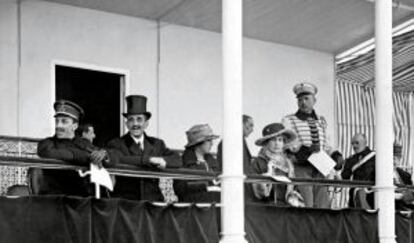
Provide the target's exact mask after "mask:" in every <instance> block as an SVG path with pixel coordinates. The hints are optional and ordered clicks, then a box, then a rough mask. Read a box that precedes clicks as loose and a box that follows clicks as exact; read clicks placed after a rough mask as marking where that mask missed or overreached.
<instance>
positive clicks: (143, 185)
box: [108, 95, 182, 201]
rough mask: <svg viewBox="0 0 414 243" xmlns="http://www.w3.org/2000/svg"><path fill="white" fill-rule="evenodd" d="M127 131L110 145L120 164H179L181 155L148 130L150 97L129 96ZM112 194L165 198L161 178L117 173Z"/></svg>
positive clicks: (153, 198)
mask: <svg viewBox="0 0 414 243" xmlns="http://www.w3.org/2000/svg"><path fill="white" fill-rule="evenodd" d="M126 102H127V113H123V116H124V117H125V118H126V126H127V128H128V133H127V134H125V135H124V136H122V137H121V138H116V139H113V140H112V141H110V142H109V144H108V147H109V148H110V149H113V150H114V151H115V152H116V154H117V157H118V159H119V163H120V164H130V165H136V166H138V167H140V168H144V169H157V168H158V169H164V168H166V167H169V168H178V167H181V166H182V162H181V158H180V156H179V155H178V154H177V153H175V152H173V151H171V150H169V149H168V148H167V147H166V146H165V143H164V141H163V140H161V139H158V138H155V137H150V136H148V135H147V134H146V133H145V129H146V128H147V127H148V123H149V119H150V118H151V113H150V112H148V111H147V98H146V97H145V96H141V95H131V96H128V97H126ZM113 196H115V197H122V198H127V199H132V200H149V201H164V198H163V194H162V193H161V191H160V188H159V180H158V179H142V178H132V177H117V178H116V184H115V188H114V193H113Z"/></svg>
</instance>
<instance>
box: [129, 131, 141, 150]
mask: <svg viewBox="0 0 414 243" xmlns="http://www.w3.org/2000/svg"><path fill="white" fill-rule="evenodd" d="M130 136H131V138H132V140H134V142H135V143H136V144H138V143H139V144H141V148H142V150H144V134H142V136H141V137H139V138H136V137H134V136H132V135H131V134H130Z"/></svg>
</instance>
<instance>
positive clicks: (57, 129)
mask: <svg viewBox="0 0 414 243" xmlns="http://www.w3.org/2000/svg"><path fill="white" fill-rule="evenodd" d="M55 132H65V129H64V128H60V127H58V128H56V129H55Z"/></svg>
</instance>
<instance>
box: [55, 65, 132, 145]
mask: <svg viewBox="0 0 414 243" xmlns="http://www.w3.org/2000/svg"><path fill="white" fill-rule="evenodd" d="M55 75H56V76H55V78H56V100H58V99H67V100H70V101H73V102H75V103H77V104H78V105H80V106H81V107H82V108H83V109H84V110H85V117H84V118H83V119H82V121H81V122H87V123H91V124H93V126H94V128H95V133H96V138H95V141H94V144H95V145H97V146H100V147H103V146H105V145H106V143H107V142H108V141H109V140H110V139H112V138H114V137H118V136H120V131H121V119H120V116H121V108H122V100H123V98H124V97H121V96H123V94H124V91H123V90H121V89H122V88H124V84H123V83H122V82H124V80H125V77H124V75H122V74H116V73H109V72H100V71H95V70H88V69H82V68H76V67H69V66H62V65H56V66H55Z"/></svg>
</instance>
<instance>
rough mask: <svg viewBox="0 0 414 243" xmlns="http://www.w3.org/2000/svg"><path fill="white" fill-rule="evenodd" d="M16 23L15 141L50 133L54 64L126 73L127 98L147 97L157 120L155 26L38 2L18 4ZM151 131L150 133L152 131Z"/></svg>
mask: <svg viewBox="0 0 414 243" xmlns="http://www.w3.org/2000/svg"><path fill="white" fill-rule="evenodd" d="M21 22H22V29H21V32H22V42H21V43H22V44H21V46H22V50H21V55H22V66H21V80H20V87H21V89H20V96H21V97H24V98H23V99H22V102H21V105H20V117H21V121H25V122H24V123H23V124H21V125H20V126H21V135H24V136H35V137H43V136H46V135H49V134H51V133H52V132H53V129H52V130H51V128H50V127H51V124H53V123H51V122H50V121H51V120H50V119H51V117H52V114H53V109H52V104H53V101H54V77H53V73H52V62H53V61H56V60H63V61H70V62H75V63H79V64H84V65H93V66H96V67H105V68H114V69H122V70H126V71H127V72H129V81H130V82H129V91H128V92H130V93H140V94H144V95H146V96H148V98H149V104H148V105H149V109H150V110H151V111H153V113H154V117H155V119H157V114H156V110H157V109H156V107H157V98H156V97H157V86H156V84H157V82H156V66H157V62H156V51H157V46H156V44H157V41H156V23H154V22H151V21H147V20H142V19H136V18H132V17H125V16H120V15H115V14H110V13H105V12H99V11H94V10H89V9H81V8H76V7H71V6H67V5H60V4H54V3H48V2H42V1H24V2H23V3H22V21H21ZM96 88H97V89H102V88H105V87H96ZM34 91H35V92H34ZM120 116H121V115H120ZM31 120H32V121H37V124H36V125H34V124H33V123H32V124H30V123H29V122H27V121H31ZM153 125H154V124H153ZM153 125H152V126H151V127H150V130H156V127H154V126H153Z"/></svg>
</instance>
